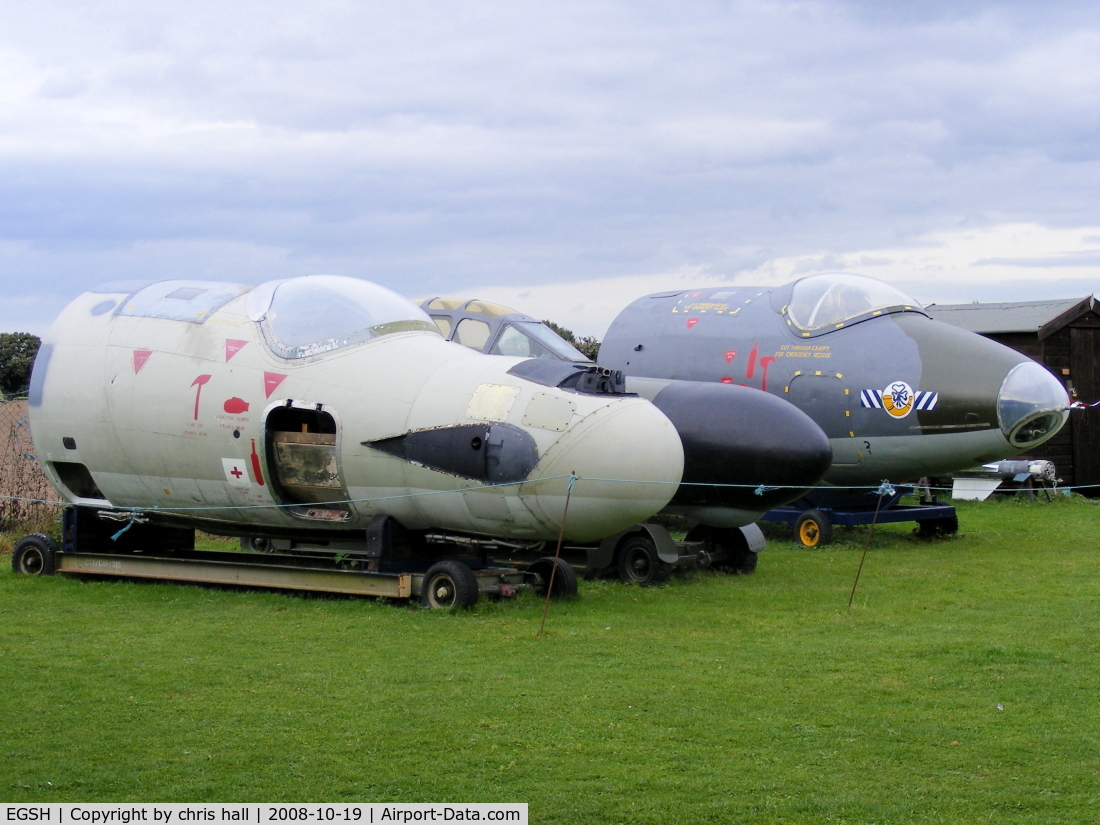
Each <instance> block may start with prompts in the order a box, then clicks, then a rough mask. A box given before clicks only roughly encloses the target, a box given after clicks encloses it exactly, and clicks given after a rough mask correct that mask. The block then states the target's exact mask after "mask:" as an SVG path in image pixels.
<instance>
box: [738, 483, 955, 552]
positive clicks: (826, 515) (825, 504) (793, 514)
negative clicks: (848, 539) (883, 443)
mask: <svg viewBox="0 0 1100 825" xmlns="http://www.w3.org/2000/svg"><path fill="white" fill-rule="evenodd" d="M915 494H916V488H915V487H913V486H897V487H894V488H893V493H892V494H891V495H884V496H881V497H880V496H879V495H878V493H877V492H870V493H859V494H853V493H850V492H846V491H840V490H829V489H828V488H818V489H815V490H813V491H811V492H810V493H808V494H806V495H805V496H803V497H802V498H800V499H798V500H797V501H794V502H791V503H790V504H787V505H785V506H783V507H777V508H775V509H773V510H769V511H768V512H767V513H765V514H764V515H763V516H761V517H760V519H759V520H760V521H778V522H783V523H786V524H789V525H791V526H792V527H793V528H794V531H795V540H796V541H799V542H800V543H801V544H802V545H804V546H806V547H819V546H822V545H824V544H828V543H829V541H830V540H831V535H832V525H834V524H839V525H843V526H845V527H851V526H854V525H864V524H872V523H874V524H897V523H900V522H905V521H913V522H916V523H917V524H918V525H919V527H920V531H921V535H924V536H928V537H931V536H935V535H949V534H951V533H955V532H957V531H958V529H959V522H958V516H957V515H956V512H955V507H954V506H953V505H950V504H943V503H941V502H938V501H935V500H933V501H932V502H922V503H920V504H899V503H898V502H899V501H900V500H901V499H902V497H904V496H911V495H915ZM806 524H808V525H809V526H806V527H804V525H806Z"/></svg>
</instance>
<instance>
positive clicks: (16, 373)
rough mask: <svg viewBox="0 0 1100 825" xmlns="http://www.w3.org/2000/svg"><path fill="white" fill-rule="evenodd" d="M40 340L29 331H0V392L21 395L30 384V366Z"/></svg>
mask: <svg viewBox="0 0 1100 825" xmlns="http://www.w3.org/2000/svg"><path fill="white" fill-rule="evenodd" d="M41 343H42V341H41V339H40V338H39V337H38V336H37V335H31V334H30V333H29V332H0V393H3V394H4V395H23V394H25V393H26V392H27V390H28V389H29V388H30V385H31V367H33V366H34V356H36V355H37V354H38V346H39V344H41Z"/></svg>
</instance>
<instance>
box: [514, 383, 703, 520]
mask: <svg viewBox="0 0 1100 825" xmlns="http://www.w3.org/2000/svg"><path fill="white" fill-rule="evenodd" d="M683 467H684V451H683V448H682V447H681V446H680V437H679V436H678V435H677V434H676V428H675V427H673V426H672V423H671V422H670V421H669V420H668V419H667V418H666V417H665V416H664V415H663V414H661V412H660V411H659V410H657V408H656V407H654V406H653V405H652V404H650V403H649V402H648V401H645V400H643V399H640V398H620V399H617V400H616V401H615V402H614V403H611V404H608V405H606V406H604V407H601V408H599V409H597V410H596V411H594V412H592V413H590V414H589V415H588V416H586V417H585V418H584V419H582V420H581V421H579V422H577V423H576V424H574V425H572V426H571V427H570V428H569V429H568V430H567V431H565V432H563V433H562V434H561V437H560V438H558V440H557V442H556V443H555V444H554V445H553V446H552V447H551V448H550V449H549V450H547V452H546V454H545V455H544V456H543V457H542V459H541V460H540V461H539V463H538V466H537V467H536V468H535V470H534V472H533V473H532V474H531V476H530V477H529V478H530V481H529V482H527V483H526V484H524V485H523V486H522V487H521V488H520V494H521V495H523V496H525V497H526V501H527V502H528V504H529V506H531V508H532V509H533V510H534V511H536V512H537V513H538V515H539V516H540V517H541V520H542V521H544V522H545V523H547V524H550V525H552V526H553V527H554V528H555V529H560V527H561V523H562V518H563V514H564V511H565V497H566V492H567V488H568V476H570V475H571V474H573V475H576V476H577V478H578V481H577V482H576V483H575V484H574V486H573V490H572V493H571V494H570V497H569V513H568V517H567V518H566V531H565V536H566V538H568V539H571V540H573V541H595V540H597V539H602V538H606V537H607V536H610V535H613V534H615V533H618V532H619V531H621V530H625V529H626V528H628V527H630V526H632V525H634V524H637V523H638V522H641V521H645V520H646V519H647V518H649V517H650V516H652V515H653V514H654V513H657V512H658V511H660V510H661V509H663V508H664V507H665V505H667V504H668V502H669V500H670V499H671V498H672V496H673V493H675V491H676V487H677V485H678V484H679V482H680V476H681V474H682V472H683Z"/></svg>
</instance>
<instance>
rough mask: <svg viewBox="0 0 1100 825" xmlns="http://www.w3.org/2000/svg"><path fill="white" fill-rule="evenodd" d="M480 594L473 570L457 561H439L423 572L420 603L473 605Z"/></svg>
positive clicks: (429, 605) (431, 606) (441, 605)
mask: <svg viewBox="0 0 1100 825" xmlns="http://www.w3.org/2000/svg"><path fill="white" fill-rule="evenodd" d="M480 595H481V591H480V590H478V586H477V576H475V575H474V571H473V570H471V569H470V568H469V567H467V566H466V565H465V564H463V563H462V562H459V561H440V562H436V563H435V564H433V565H432V566H431V567H429V568H428V572H427V573H425V574H424V584H423V586H422V587H421V588H420V603H421V604H422V605H424V606H425V607H429V608H436V607H473V606H474V605H475V604H477V599H478V596H480Z"/></svg>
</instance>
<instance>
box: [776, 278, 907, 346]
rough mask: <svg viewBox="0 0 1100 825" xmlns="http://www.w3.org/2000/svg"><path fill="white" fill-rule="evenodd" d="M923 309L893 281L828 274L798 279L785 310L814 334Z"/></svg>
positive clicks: (805, 332) (790, 320)
mask: <svg viewBox="0 0 1100 825" xmlns="http://www.w3.org/2000/svg"><path fill="white" fill-rule="evenodd" d="M920 309H921V306H920V304H918V303H917V302H916V301H914V300H913V299H912V298H910V297H909V296H908V295H906V294H905V293H904V292H902V291H901V290H899V289H897V288H896V287H893V286H891V285H890V284H886V283H883V282H882V281H878V280H875V279H874V278H867V277H864V276H862V275H847V274H827V275H813V276H811V277H809V278H803V279H802V280H801V281H798V282H797V283H796V284H795V285H794V289H793V291H792V292H791V301H790V304H788V305H787V307H786V309H785V310H784V312H785V314H786V316H787V322H788V323H789V324H792V325H793V326H795V327H797V328H798V329H800V330H802V333H803V335H811V334H815V333H817V334H820V333H823V332H830V331H832V330H834V329H840V328H841V327H844V326H847V325H849V324H852V323H856V322H857V321H862V320H865V319H867V318H872V317H874V316H876V315H885V314H887V313H891V312H906V311H914V310H915V311H920Z"/></svg>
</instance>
